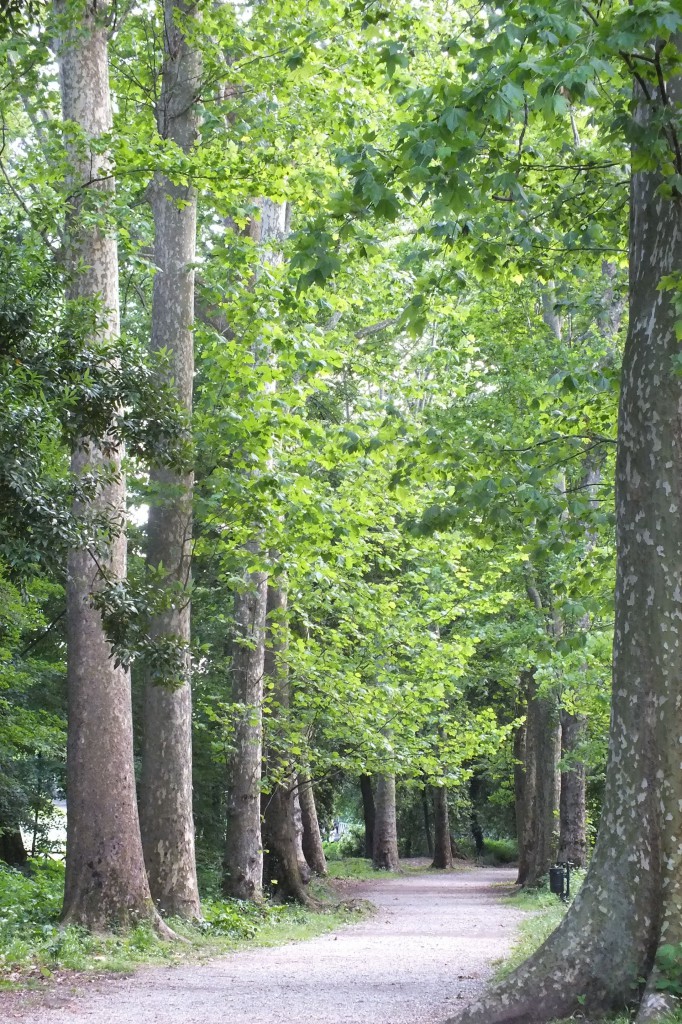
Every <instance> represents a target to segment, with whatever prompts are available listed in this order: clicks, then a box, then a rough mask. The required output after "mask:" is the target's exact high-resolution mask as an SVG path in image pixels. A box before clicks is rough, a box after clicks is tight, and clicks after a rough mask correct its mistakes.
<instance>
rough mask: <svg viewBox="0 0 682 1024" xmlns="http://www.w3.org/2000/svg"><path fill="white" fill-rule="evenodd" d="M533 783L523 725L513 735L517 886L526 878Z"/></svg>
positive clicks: (533, 775)
mask: <svg viewBox="0 0 682 1024" xmlns="http://www.w3.org/2000/svg"><path fill="white" fill-rule="evenodd" d="M534 783H535V766H534V765H533V764H531V763H530V761H529V754H528V753H527V752H526V725H525V723H524V724H523V725H520V726H519V727H518V729H516V731H515V733H514V801H515V803H514V809H515V813H516V841H517V845H518V848H519V873H518V875H517V877H516V884H517V885H523V884H524V883H525V881H526V878H527V877H528V868H529V857H530V850H529V843H530V841H531V839H530V837H531V835H532V824H531V822H532V816H531V809H532V806H533V785H534Z"/></svg>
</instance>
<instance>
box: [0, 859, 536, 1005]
mask: <svg viewBox="0 0 682 1024" xmlns="http://www.w3.org/2000/svg"><path fill="white" fill-rule="evenodd" d="M514 876H515V872H514V871H513V870H511V869H509V868H470V869H468V868H461V869H459V870H455V871H452V872H434V873H428V874H426V873H424V874H412V873H411V874H406V875H404V876H400V877H391V878H384V879H382V878H380V877H379V878H377V879H376V880H374V879H371V880H369V881H354V880H350V879H349V880H343V881H338V882H336V883H335V885H336V887H337V889H338V890H339V892H340V895H342V896H343V897H344V898H348V899H364V900H370V901H371V902H372V903H373V904H374V905H375V906H376V908H377V912H376V913H375V914H374V915H373V916H372V917H370V918H365V919H364V920H363V921H361V922H360V923H358V924H354V925H351V926H349V927H346V928H344V929H342V930H341V931H338V932H335V933H329V934H326V935H323V936H319V937H317V938H314V939H311V940H308V941H304V942H297V943H289V944H287V945H284V946H278V947H274V948H253V949H247V950H243V951H239V952H235V953H231V954H228V955H226V956H222V957H220V958H218V959H214V960H211V961H209V962H207V963H204V964H200V965H189V966H188V965H184V966H181V967H170V968H169V967H153V968H144V969H142V970H138V971H135V973H133V974H131V975H129V976H125V977H121V976H120V975H113V976H111V975H109V976H100V977H98V978H96V979H93V980H90V981H84V980H83V979H82V978H79V979H78V980H77V982H76V983H75V984H74V985H73V986H64V985H60V986H59V987H58V988H57V987H55V988H51V987H48V988H47V989H46V990H44V991H41V992H24V993H13V994H7V995H5V994H3V993H1V992H0V1019H2V1020H13V1021H26V1022H28V1021H30V1022H31V1024H80V1022H82V1024H86V1022H90V1024H133V1022H134V1024H177V1022H178V1021H182V1022H183V1024H216V1022H217V1021H229V1022H230V1024H367V1022H368V1021H371V1022H372V1024H435V1022H437V1021H442V1020H443V1019H445V1018H446V1017H448V1016H450V1015H451V1014H452V1013H454V1012H455V1010H456V1009H457V1008H458V1007H459V1006H461V1005H463V1002H464V1001H468V1000H470V999H472V998H474V997H475V996H476V995H477V993H478V992H479V991H480V990H481V988H482V986H483V985H484V983H485V981H486V980H487V979H488V978H489V976H490V974H491V971H492V965H493V963H494V961H495V960H497V959H499V958H501V957H504V956H505V955H506V954H507V953H508V952H509V950H510V947H511V945H512V944H513V942H514V940H515V938H516V932H517V925H518V924H519V922H520V920H521V919H522V917H523V912H522V911H520V910H517V909H515V908H514V905H513V903H512V902H511V901H509V900H504V899H502V896H504V895H505V894H507V893H509V892H510V891H512V889H513V880H514Z"/></svg>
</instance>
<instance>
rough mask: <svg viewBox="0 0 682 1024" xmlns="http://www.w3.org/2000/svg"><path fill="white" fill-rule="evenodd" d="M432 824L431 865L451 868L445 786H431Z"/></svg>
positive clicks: (448, 818) (450, 846)
mask: <svg viewBox="0 0 682 1024" xmlns="http://www.w3.org/2000/svg"><path fill="white" fill-rule="evenodd" d="M433 826H434V827H433V831H434V851H433V864H432V865H431V867H432V868H451V867H452V863H453V861H452V844H451V842H450V816H449V814H448V791H447V789H446V788H445V786H434V787H433Z"/></svg>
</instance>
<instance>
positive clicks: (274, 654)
mask: <svg viewBox="0 0 682 1024" xmlns="http://www.w3.org/2000/svg"><path fill="white" fill-rule="evenodd" d="M267 611H268V628H267V643H266V649H265V675H266V677H267V678H268V679H269V680H270V682H271V683H272V685H273V691H272V692H273V698H274V700H275V702H276V705H277V706H278V711H279V712H280V713H281V714H282V715H286V713H287V711H288V709H289V698H290V694H289V675H288V672H287V669H286V665H284V664H283V663H282V652H283V651H285V650H286V646H287V641H286V629H287V626H286V611H287V593H286V590H285V589H284V588H283V587H268V605H267ZM270 767H271V769H272V768H273V767H274V768H275V769H277V768H278V767H279V766H277V765H271V766H270ZM263 818H264V823H265V847H266V850H267V857H266V862H267V870H266V877H267V879H268V882H269V883H270V884H272V883H275V884H276V886H277V896H278V898H279V899H281V900H285V899H293V900H297V901H298V902H299V903H310V898H309V896H308V894H307V893H306V890H305V885H306V884H307V882H309V881H310V868H309V867H308V864H307V862H306V860H305V857H304V856H303V843H302V833H303V824H302V820H301V810H300V805H299V802H298V786H297V785H296V782H295V780H294V778H293V777H292V776H291V775H286V776H285V777H284V778H283V779H282V780H281V781H280V782H275V783H274V785H273V786H272V790H271V792H270V793H269V794H266V795H265V796H264V798H263Z"/></svg>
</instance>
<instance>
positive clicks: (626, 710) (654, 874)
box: [454, 36, 682, 1024]
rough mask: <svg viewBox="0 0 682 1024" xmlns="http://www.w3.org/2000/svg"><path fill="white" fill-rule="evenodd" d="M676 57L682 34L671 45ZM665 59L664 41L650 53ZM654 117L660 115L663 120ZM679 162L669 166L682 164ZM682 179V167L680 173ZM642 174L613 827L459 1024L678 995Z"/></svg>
mask: <svg viewBox="0 0 682 1024" xmlns="http://www.w3.org/2000/svg"><path fill="white" fill-rule="evenodd" d="M675 42H676V45H677V47H678V50H679V48H680V42H681V40H680V38H679V36H678V37H677V39H676V40H675ZM652 49H653V46H652ZM649 89H650V93H651V96H652V98H651V99H650V100H647V101H645V100H644V98H643V95H642V93H641V91H640V87H639V86H637V87H636V101H637V107H636V118H637V120H638V122H639V124H640V127H647V126H648V127H652V125H653V124H654V123H655V118H656V117H657V116H658V113H659V110H660V107H661V106H662V105H663V104H664V103H665V105H666V106H667V105H672V106H673V107H674V106H677V109H678V110H679V104H680V103H681V102H682V81H681V80H680V78H679V77H678V78H674V79H672V80H671V81H669V82H668V83H667V96H666V98H665V100H664V99H663V98H662V97H661V96H660V94H659V93H658V92H657V90H656V89H655V87H654V86H653V85H650V86H649ZM657 108H658V109H657ZM674 159H675V157H674V155H671V161H673V160H674ZM681 169H682V168H679V167H678V171H679V170H681ZM660 185H661V177H660V175H659V174H657V173H654V172H653V171H644V170H640V171H638V172H637V173H635V174H634V175H633V177H632V182H631V197H630V320H629V329H628V338H627V343H626V347H625V353H624V359H623V370H622V389H621V398H620V410H619V423H618V455H617V462H616V547H617V573H616V600H615V606H616V616H615V633H614V663H613V691H612V712H611V727H610V733H609V759H608V765H607V773H606V785H605V793H604V804H603V809H602V819H601V824H600V828H599V834H598V838H597V844H596V847H595V851H594V855H593V857H592V860H591V862H590V867H589V870H588V873H587V878H586V880H585V883H584V885H583V888H582V890H581V891H580V893H579V894H578V896H577V898H576V900H575V902H574V903H573V905H572V906H571V908H570V910H569V912H568V914H567V915H566V917H565V918H564V920H563V922H562V924H561V925H560V926H559V928H557V930H556V931H555V932H554V933H553V935H552V936H551V937H550V938H549V939H548V940H547V942H545V944H544V945H543V946H542V947H541V948H540V949H539V950H538V952H537V953H536V954H535V955H534V956H533V957H531V958H530V960H528V961H527V962H526V963H525V964H522V965H521V967H519V968H518V969H517V970H516V971H515V972H514V973H513V974H512V975H510V976H509V978H507V979H506V980H505V981H503V982H502V983H501V984H500V985H498V986H496V987H495V988H494V989H493V990H492V991H491V992H489V993H488V994H487V995H486V996H484V998H482V999H481V1000H479V1001H478V1002H476V1003H474V1004H473V1005H472V1006H470V1007H469V1008H468V1009H466V1010H465V1011H464V1012H463V1013H462V1014H461V1015H460V1016H458V1017H457V1018H454V1020H457V1022H458V1024H520V1022H521V1021H523V1022H525V1024H545V1022H547V1021H549V1020H551V1019H553V1018H560V1017H567V1016H569V1015H570V1014H572V1013H574V1012H575V1011H578V1010H580V1011H581V1012H582V1013H584V1014H586V1015H588V1016H598V1015H599V1014H601V1013H604V1012H608V1011H610V1010H613V1009H620V1008H622V1007H623V1005H624V1004H626V1003H630V1002H635V1003H636V1002H637V999H638V995H639V993H641V991H642V979H646V985H645V988H644V994H643V998H642V999H641V1002H640V1006H639V1014H638V1021H639V1022H640V1024H644V1022H653V1021H662V1020H663V1019H664V1017H665V1014H666V1012H667V1011H669V1010H670V1009H674V1008H675V1007H676V1006H678V1005H679V1000H678V999H677V998H675V997H674V996H672V995H670V994H669V993H665V992H662V991H657V989H656V983H657V978H658V969H657V968H656V967H654V960H655V956H656V951H657V949H658V947H659V946H660V945H661V944H672V945H676V944H678V943H680V941H682V914H681V913H680V908H681V906H682V896H681V893H680V889H681V888H682V845H681V844H680V839H679V837H680V832H681V830H682V773H681V772H680V770H679V768H680V753H679V746H680V743H679V739H680V736H682V701H680V696H679V681H680V679H681V678H682V646H681V645H680V643H679V636H678V625H679V621H680V619H682V534H681V533H680V529H679V517H678V501H679V495H680V494H682V418H681V417H680V409H682V378H681V377H680V376H679V374H678V373H677V372H676V369H675V359H676V358H677V355H678V353H679V341H678V340H677V337H676V323H677V321H678V320H679V314H678V312H677V310H676V303H675V294H676V293H675V292H674V291H671V290H668V289H666V288H661V287H660V286H661V282H662V280H663V279H664V278H665V277H666V276H667V275H672V274H678V273H679V269H680V267H681V266H682V204H681V203H680V198H679V195H673V197H672V198H667V197H666V196H665V194H662V193H661V191H660V190H659V186H660Z"/></svg>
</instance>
